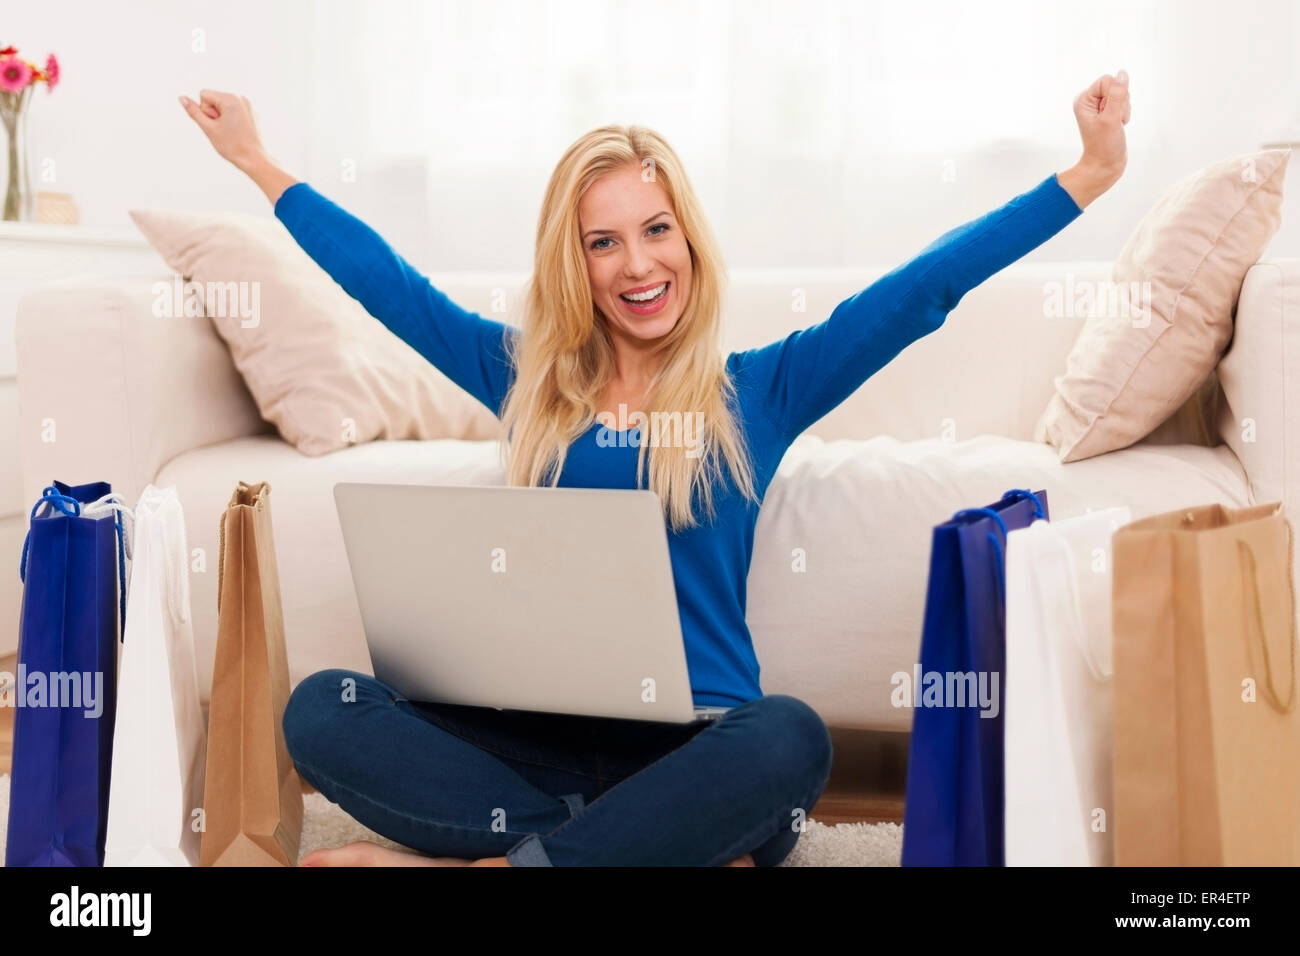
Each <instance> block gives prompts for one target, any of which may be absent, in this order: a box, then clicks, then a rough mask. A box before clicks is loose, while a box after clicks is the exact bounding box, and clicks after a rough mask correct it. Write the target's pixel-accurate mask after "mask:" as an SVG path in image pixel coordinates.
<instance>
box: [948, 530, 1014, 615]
mask: <svg viewBox="0 0 1300 956" xmlns="http://www.w3.org/2000/svg"><path fill="white" fill-rule="evenodd" d="M973 515H980V516H983V517H988V518H992V519H993V520H994V521H996V522H997V525H998V527H999V528H1001V529H1002V538H1003V540H1006V537H1007V524H1006V522H1005V521H1003V520H1002V516H1001V515H1000V514H998V513H997V512H996V511H994V510H993V509H992V508H963V509H962V510H961V511H958V512H957V513H956V514H955V515H953V519H954V520H955V519H957V518H966V517H970V516H973ZM989 543H990V544H992V545H993V555H994V561H993V566H994V567H995V568H997V572H998V598H999V601H998V606H999V607H1001V608H1002V615H1003V618H1004V619H1005V617H1006V613H1007V582H1006V572H1005V571H1003V568H1002V566H1003V563H1004V560H1005V559H1004V558H1003V557H1002V542H1001V541H999V540H998V536H997V535H995V534H994V533H993V532H992V531H990V532H989Z"/></svg>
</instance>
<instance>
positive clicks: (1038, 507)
mask: <svg viewBox="0 0 1300 956" xmlns="http://www.w3.org/2000/svg"><path fill="white" fill-rule="evenodd" d="M1008 498H1013V499H1016V500H1019V499H1021V498H1028V499H1029V500H1030V501H1032V502H1033V503H1034V517H1035V518H1041V519H1042V520H1044V521H1046V520H1047V512H1045V511H1044V510H1043V503H1042V502H1041V501H1039V500H1038V495H1036V494H1034V493H1033V492H1032V491H1030V490H1029V489H1028V488H1012V489H1011V490H1010V491H1008V492H1007V493H1006V494H1005V495H1003V496H1002V498H1001V499H1000V500H1002V501H1006V500H1007V499H1008Z"/></svg>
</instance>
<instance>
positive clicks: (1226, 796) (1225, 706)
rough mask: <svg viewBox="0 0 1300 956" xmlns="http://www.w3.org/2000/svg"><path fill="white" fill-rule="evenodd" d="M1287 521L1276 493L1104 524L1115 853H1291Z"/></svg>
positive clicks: (1275, 859)
mask: <svg viewBox="0 0 1300 956" xmlns="http://www.w3.org/2000/svg"><path fill="white" fill-rule="evenodd" d="M1291 531H1292V529H1291V526H1290V523H1289V522H1288V521H1287V518H1286V515H1285V512H1284V511H1283V507H1282V503H1281V502H1274V503H1269V504H1261V505H1255V506H1253V507H1249V508H1241V509H1231V508H1225V507H1223V506H1222V505H1218V504H1213V505H1205V506H1201V507H1195V508H1185V509H1182V510H1180V511H1175V512H1169V513H1166V514H1160V515H1155V516H1152V517H1150V518H1145V519H1142V520H1140V521H1135V522H1132V523H1130V524H1128V525H1125V526H1123V527H1121V528H1119V529H1118V530H1116V532H1115V534H1114V537H1113V538H1112V547H1113V554H1114V558H1113V561H1114V564H1113V568H1112V570H1113V582H1114V583H1113V590H1112V617H1113V623H1114V642H1115V644H1114V664H1115V685H1114V693H1115V698H1114V713H1115V717H1114V719H1115V738H1114V739H1115V764H1114V770H1115V777H1114V785H1115V809H1114V819H1113V827H1114V830H1113V832H1114V837H1115V862H1116V864H1117V865H1121V866H1130V865H1139V866H1218V865H1225V866H1252V865H1296V864H1300V707H1297V690H1296V605H1295V596H1294V593H1293V591H1294V587H1293V580H1294V579H1293V577H1292V572H1293V564H1292V534H1291Z"/></svg>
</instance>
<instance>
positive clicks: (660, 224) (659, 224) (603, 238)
mask: <svg viewBox="0 0 1300 956" xmlns="http://www.w3.org/2000/svg"><path fill="white" fill-rule="evenodd" d="M660 227H662V228H663V229H671V228H672V227H671V226H669V225H668V223H666V222H657V223H655V224H654V225H653V226H651V227H650V229H649V230H648V231H649V232H650V233H651V235H655V236H662V235H663V233H662V232H654V231H653V230H655V229H659V228H660ZM609 238H610V237H609V236H601V237H600V238H599V239H597V240H596V241H595V242H593V243H592V244H591V248H592V249H593V250H595V251H597V252H599V251H600V250H602V249H608V248H609V247H608V246H602V245H601V243H602V242H608V241H609Z"/></svg>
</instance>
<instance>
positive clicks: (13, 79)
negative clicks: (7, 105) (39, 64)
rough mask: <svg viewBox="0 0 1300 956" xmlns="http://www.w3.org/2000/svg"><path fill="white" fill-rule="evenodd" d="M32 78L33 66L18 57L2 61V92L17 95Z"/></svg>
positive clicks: (0, 90)
mask: <svg viewBox="0 0 1300 956" xmlns="http://www.w3.org/2000/svg"><path fill="white" fill-rule="evenodd" d="M31 78H32V68H31V66H30V65H29V64H28V63H26V62H25V61H23V60H20V59H18V57H16V56H7V57H5V58H4V59H0V92H4V93H17V92H18V91H19V90H21V89H22V88H23V87H25V86H26V85H27V83H28V82H29V81H30V80H31Z"/></svg>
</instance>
